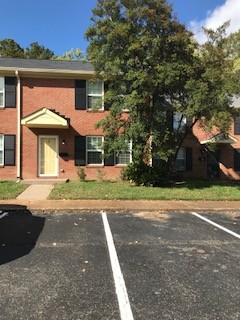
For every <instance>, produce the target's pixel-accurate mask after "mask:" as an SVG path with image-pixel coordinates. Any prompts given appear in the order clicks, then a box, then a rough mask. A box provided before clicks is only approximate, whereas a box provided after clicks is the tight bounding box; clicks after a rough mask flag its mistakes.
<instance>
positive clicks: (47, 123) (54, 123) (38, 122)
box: [21, 108, 69, 129]
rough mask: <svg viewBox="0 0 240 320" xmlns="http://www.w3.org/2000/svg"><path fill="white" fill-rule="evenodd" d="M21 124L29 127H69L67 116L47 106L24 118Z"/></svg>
mask: <svg viewBox="0 0 240 320" xmlns="http://www.w3.org/2000/svg"><path fill="white" fill-rule="evenodd" d="M21 124H22V125H24V126H26V127H28V128H53V129H68V128H69V123H68V121H67V119H66V118H64V117H63V116H61V115H59V114H58V113H56V112H54V111H53V110H49V109H47V108H42V109H40V110H38V111H36V112H34V113H32V114H30V115H28V116H27V117H25V118H23V119H22V120H21Z"/></svg>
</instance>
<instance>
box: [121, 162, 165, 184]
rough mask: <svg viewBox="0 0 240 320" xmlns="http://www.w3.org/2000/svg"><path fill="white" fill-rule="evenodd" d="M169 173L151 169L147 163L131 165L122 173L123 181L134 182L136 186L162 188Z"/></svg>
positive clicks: (159, 169) (160, 169)
mask: <svg viewBox="0 0 240 320" xmlns="http://www.w3.org/2000/svg"><path fill="white" fill-rule="evenodd" d="M166 177H167V172H166V171H165V170H163V169H162V168H155V167H150V166H148V165H147V164H145V163H130V164H129V165H128V166H127V167H126V168H124V169H123V170H122V171H121V174H120V178H121V180H123V181H133V182H135V184H136V185H143V186H154V187H155V186H160V185H163V184H164V183H165V182H166Z"/></svg>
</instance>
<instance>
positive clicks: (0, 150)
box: [0, 134, 4, 166]
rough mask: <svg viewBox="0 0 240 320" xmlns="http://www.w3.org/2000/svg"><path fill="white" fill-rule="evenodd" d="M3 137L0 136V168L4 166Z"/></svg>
mask: <svg viewBox="0 0 240 320" xmlns="http://www.w3.org/2000/svg"><path fill="white" fill-rule="evenodd" d="M3 153H4V135H3V134H0V166H3V165H4V154H3Z"/></svg>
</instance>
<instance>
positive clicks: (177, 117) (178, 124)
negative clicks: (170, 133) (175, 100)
mask: <svg viewBox="0 0 240 320" xmlns="http://www.w3.org/2000/svg"><path fill="white" fill-rule="evenodd" d="M186 124H187V119H186V117H185V116H183V115H182V113H180V112H174V114H173V129H174V130H180V131H183V130H184V128H185V126H186Z"/></svg>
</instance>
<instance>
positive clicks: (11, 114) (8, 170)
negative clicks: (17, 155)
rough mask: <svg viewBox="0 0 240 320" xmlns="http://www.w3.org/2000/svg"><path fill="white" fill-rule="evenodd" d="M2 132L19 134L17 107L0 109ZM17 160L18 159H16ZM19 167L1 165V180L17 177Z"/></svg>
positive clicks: (0, 129) (0, 132)
mask: <svg viewBox="0 0 240 320" xmlns="http://www.w3.org/2000/svg"><path fill="white" fill-rule="evenodd" d="M0 134H14V135H16V136H17V109H16V108H5V109H0ZM15 162H16V160H15ZM16 177H17V167H16V166H4V167H0V180H6V179H12V180H14V179H16Z"/></svg>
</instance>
